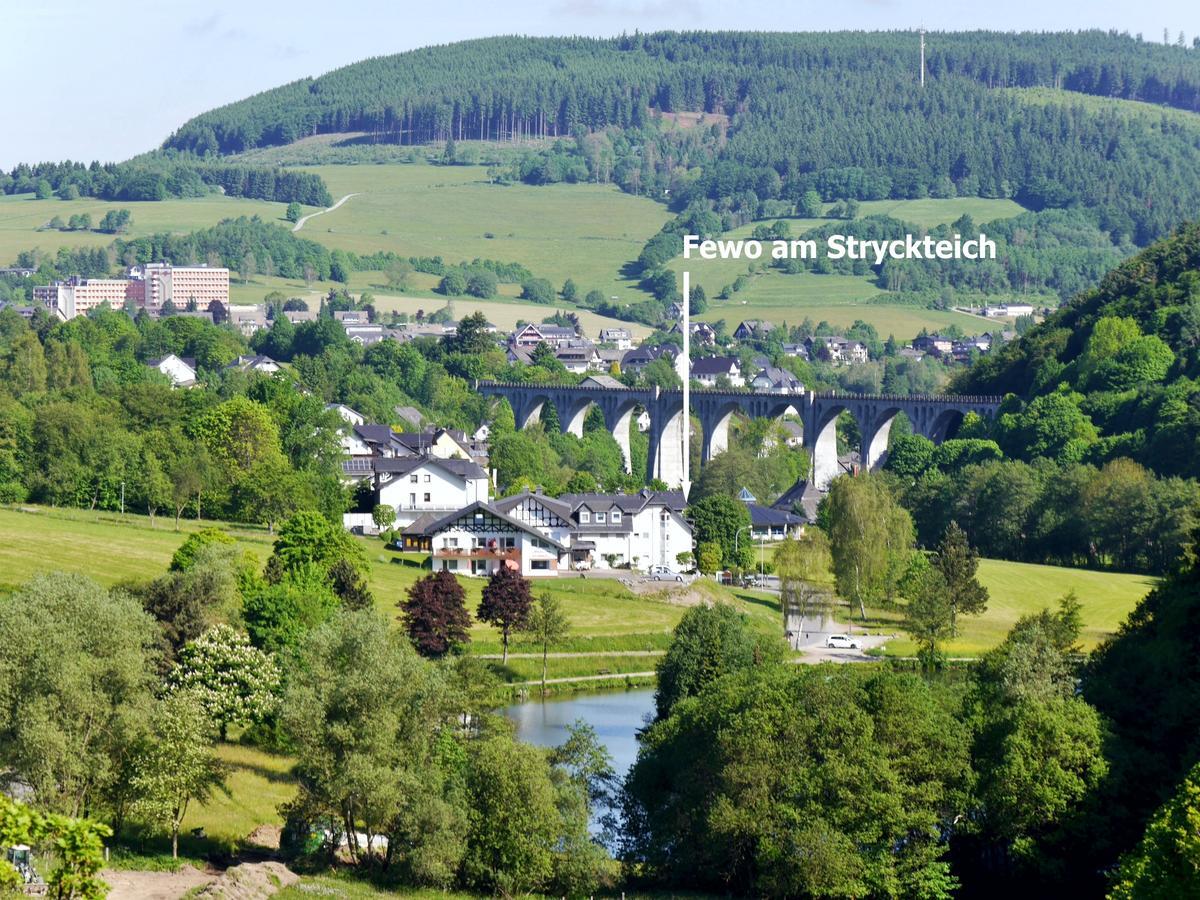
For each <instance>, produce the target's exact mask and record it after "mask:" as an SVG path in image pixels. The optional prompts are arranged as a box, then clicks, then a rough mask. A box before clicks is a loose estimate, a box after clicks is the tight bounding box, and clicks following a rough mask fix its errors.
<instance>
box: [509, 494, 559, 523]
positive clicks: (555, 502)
mask: <svg viewBox="0 0 1200 900" xmlns="http://www.w3.org/2000/svg"><path fill="white" fill-rule="evenodd" d="M530 499H532V500H536V501H537V502H538V503H540V504H542V506H544V507H546V509H548V510H550V511H551V512H552V513H554V514H555V515H556V516H558V517H559V518H560V519H562V520H563V521H569V520H570V518H571V506H570V504H568V503H564V502H563V501H562V500H561V499H558V498H555V497H549V496H547V495H546V494H539V493H537V492H536V491H521V493H519V494H513V495H512V496H511V497H501V498H500V499H499V500H496V501H495V502H493V503H492V505H493V506H495V507H496V509H499V510H501V511H503V512H505V513H507V512H509V511H510V510H513V509H516V508H517V507H518V506H520V505H521V504H522V503H524V502H525V501H526V500H530Z"/></svg>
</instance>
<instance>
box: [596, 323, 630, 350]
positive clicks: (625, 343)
mask: <svg viewBox="0 0 1200 900" xmlns="http://www.w3.org/2000/svg"><path fill="white" fill-rule="evenodd" d="M600 343H601V344H612V345H613V346H614V347H616V348H617V349H618V350H629V349H631V348H632V347H633V333H632V332H631V331H630V330H629V329H628V328H601V329H600Z"/></svg>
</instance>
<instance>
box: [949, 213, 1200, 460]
mask: <svg viewBox="0 0 1200 900" xmlns="http://www.w3.org/2000/svg"><path fill="white" fill-rule="evenodd" d="M1198 270H1200V224H1197V223H1191V224H1188V225H1186V226H1183V227H1182V228H1180V229H1179V231H1178V232H1177V233H1176V234H1175V235H1173V236H1172V237H1170V238H1169V239H1166V240H1163V241H1160V242H1158V243H1156V244H1154V245H1153V246H1151V247H1149V248H1147V249H1146V250H1144V251H1143V252H1141V253H1140V254H1138V255H1137V256H1135V257H1133V258H1132V259H1130V260H1128V261H1126V262H1125V263H1123V264H1122V265H1120V266H1119V267H1117V268H1116V269H1115V270H1113V271H1112V272H1110V273H1109V274H1108V275H1107V276H1105V278H1104V279H1103V280H1102V281H1101V283H1100V286H1099V287H1098V288H1095V289H1094V290H1091V291H1087V292H1085V293H1083V294H1080V295H1079V296H1078V297H1077V298H1076V299H1075V300H1073V301H1072V302H1071V303H1069V304H1067V305H1066V306H1064V307H1063V308H1061V309H1060V310H1058V311H1057V312H1055V313H1054V314H1053V315H1051V316H1050V317H1049V318H1048V319H1046V321H1045V322H1043V323H1041V324H1040V325H1038V326H1037V327H1035V328H1033V329H1032V330H1030V331H1029V332H1028V333H1026V334H1025V335H1024V336H1023V337H1022V338H1021V339H1020V340H1018V341H1014V342H1012V343H1010V344H1008V345H1007V346H1005V347H1004V348H1002V349H1001V350H1000V352H999V353H995V354H991V355H989V356H987V357H985V358H982V359H980V360H979V361H978V362H977V363H976V364H975V365H974V366H973V367H972V368H970V369H969V370H966V371H964V372H963V373H962V374H961V375H960V376H959V377H958V378H957V380H956V382H955V383H954V384H953V386H952V387H953V389H955V390H960V391H964V392H967V393H988V394H1008V395H1011V396H1010V397H1009V398H1008V399H1007V400H1006V401H1005V404H1004V406H1003V407H1002V409H1001V414H1000V415H999V416H998V418H997V419H996V421H995V423H994V424H993V426H992V429H991V436H993V437H995V439H996V440H997V441H998V443H999V444H1000V446H1001V447H1002V448H1003V449H1004V450H1005V452H1006V453H1007V454H1008V455H1010V456H1013V457H1015V458H1018V459H1026V460H1030V461H1032V460H1034V459H1036V458H1043V457H1044V458H1049V459H1055V460H1059V461H1096V462H1100V461H1103V460H1105V459H1112V458H1116V457H1119V456H1125V457H1130V458H1132V459H1134V460H1137V461H1138V462H1140V463H1142V464H1144V465H1145V466H1147V467H1149V468H1151V469H1153V470H1154V471H1156V472H1159V473H1162V474H1169V475H1184V476H1188V477H1196V476H1197V475H1198V474H1200V468H1198V466H1197V459H1200V453H1198V452H1197V449H1198V447H1200V443H1198V442H1200V414H1198V413H1197V407H1198V398H1200V271H1198Z"/></svg>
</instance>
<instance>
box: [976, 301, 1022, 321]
mask: <svg viewBox="0 0 1200 900" xmlns="http://www.w3.org/2000/svg"><path fill="white" fill-rule="evenodd" d="M983 314H984V315H985V316H987V317H988V318H989V319H1015V318H1017V317H1018V316H1032V315H1033V307H1032V306H1030V305H1029V304H1027V303H1012V304H1009V305H1007V306H985V307H984V308H983Z"/></svg>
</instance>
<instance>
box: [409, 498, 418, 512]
mask: <svg viewBox="0 0 1200 900" xmlns="http://www.w3.org/2000/svg"><path fill="white" fill-rule="evenodd" d="M408 505H409V507H410V508H412V509H415V508H416V506H417V495H416V494H409V495H408Z"/></svg>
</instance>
